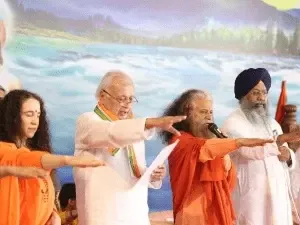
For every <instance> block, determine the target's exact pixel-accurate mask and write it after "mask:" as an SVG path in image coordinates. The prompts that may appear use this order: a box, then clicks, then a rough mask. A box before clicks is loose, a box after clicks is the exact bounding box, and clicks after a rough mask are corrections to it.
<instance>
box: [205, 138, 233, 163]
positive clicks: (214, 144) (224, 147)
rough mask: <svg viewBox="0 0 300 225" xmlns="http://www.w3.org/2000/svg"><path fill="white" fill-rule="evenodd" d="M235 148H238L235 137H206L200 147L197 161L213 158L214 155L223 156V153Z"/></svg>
mask: <svg viewBox="0 0 300 225" xmlns="http://www.w3.org/2000/svg"><path fill="white" fill-rule="evenodd" d="M236 149H238V146H237V144H236V140H235V139H232V138H226V139H219V138H213V139H208V140H207V141H206V142H205V144H204V145H203V146H202V147H201V150H200V155H199V161H200V162H202V163H205V162H207V161H208V160H213V159H215V158H216V157H223V156H224V155H226V154H228V153H229V152H233V151H235V150H236Z"/></svg>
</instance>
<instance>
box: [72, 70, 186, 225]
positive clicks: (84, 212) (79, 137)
mask: <svg viewBox="0 0 300 225" xmlns="http://www.w3.org/2000/svg"><path fill="white" fill-rule="evenodd" d="M96 97H97V100H98V104H97V106H96V107H95V109H94V111H93V112H87V113H84V114H82V115H81V116H80V117H79V118H78V120H77V127H76V137H75V138H76V139H75V155H82V154H85V155H93V156H96V157H97V158H99V159H102V160H104V161H105V162H106V163H107V165H108V166H111V167H112V168H113V169H114V170H115V171H116V172H117V173H118V175H120V177H121V178H123V179H124V180H125V181H126V182H128V183H129V184H134V183H135V182H136V181H137V180H138V179H139V178H140V177H141V175H142V174H143V173H144V171H145V170H146V160H145V146H144V140H147V139H149V138H151V136H152V135H153V129H152V128H155V127H156V128H160V129H164V130H167V131H169V132H172V133H175V134H178V135H179V132H178V131H177V130H175V129H174V128H173V127H172V124H173V123H176V122H180V121H182V120H183V119H185V116H179V117H162V118H152V119H151V118H150V119H149V118H147V119H145V118H141V119H133V113H132V104H133V102H137V100H136V98H135V97H134V85H133V82H132V80H131V79H130V77H129V76H128V75H126V74H125V73H123V72H120V71H111V72H108V73H107V74H106V75H105V76H104V77H103V79H102V81H101V83H100V85H99V87H98V89H97V92H96ZM164 176H165V167H164V166H161V167H159V168H157V170H155V171H154V172H153V174H152V176H151V181H150V187H152V188H155V189H159V188H160V187H161V184H162V178H163V177H164ZM74 178H75V183H76V201H77V210H78V220H79V224H80V225H149V224H150V222H149V217H148V211H149V209H148V204H147V196H148V187H147V186H139V187H138V188H136V189H135V190H134V191H133V192H131V194H130V196H121V195H118V194H117V193H116V194H115V195H114V196H111V197H107V196H108V195H109V194H108V193H109V191H111V190H109V189H110V187H108V186H106V182H105V180H102V179H101V176H100V170H96V169H95V170H90V169H89V168H87V169H79V170H75V171H74Z"/></svg>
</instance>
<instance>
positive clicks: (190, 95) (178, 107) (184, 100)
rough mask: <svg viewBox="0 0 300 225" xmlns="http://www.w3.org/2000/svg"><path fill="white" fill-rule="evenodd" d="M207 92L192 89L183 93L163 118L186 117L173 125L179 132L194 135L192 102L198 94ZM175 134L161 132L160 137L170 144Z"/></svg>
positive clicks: (169, 107)
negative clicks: (191, 121)
mask: <svg viewBox="0 0 300 225" xmlns="http://www.w3.org/2000/svg"><path fill="white" fill-rule="evenodd" d="M204 93H205V92H203V91H201V90H198V89H190V90H187V91H185V92H183V93H182V94H181V95H180V96H179V97H178V98H176V99H175V100H174V101H173V102H172V103H171V104H170V105H169V106H168V107H167V109H166V110H165V111H164V113H163V116H180V115H186V116H187V119H186V120H183V121H181V122H179V123H176V124H174V125H173V127H174V128H176V129H177V130H178V131H185V132H188V133H192V130H191V125H190V112H191V110H192V108H191V102H192V101H193V99H194V97H195V96H196V95H198V94H204ZM172 136H173V134H171V133H170V132H167V131H161V132H160V137H161V138H162V140H163V143H165V144H168V143H169V141H170V139H171V138H172Z"/></svg>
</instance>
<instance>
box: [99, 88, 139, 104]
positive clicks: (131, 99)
mask: <svg viewBox="0 0 300 225" xmlns="http://www.w3.org/2000/svg"><path fill="white" fill-rule="evenodd" d="M103 92H105V93H106V94H108V95H109V96H110V97H111V98H112V99H114V100H116V101H117V102H118V103H119V104H120V105H121V106H126V105H128V104H132V103H137V102H138V100H137V99H136V97H134V96H131V97H129V98H127V97H125V96H122V97H118V98H116V97H114V96H113V95H111V94H110V93H109V92H107V91H106V90H103Z"/></svg>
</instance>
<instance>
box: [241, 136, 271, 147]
mask: <svg viewBox="0 0 300 225" xmlns="http://www.w3.org/2000/svg"><path fill="white" fill-rule="evenodd" d="M273 142H274V140H272V139H260V138H238V139H236V143H237V145H238V146H239V147H255V146H263V145H265V144H267V143H273Z"/></svg>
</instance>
